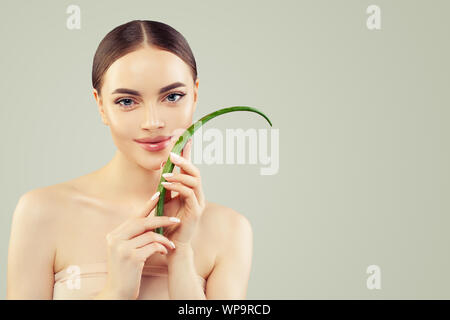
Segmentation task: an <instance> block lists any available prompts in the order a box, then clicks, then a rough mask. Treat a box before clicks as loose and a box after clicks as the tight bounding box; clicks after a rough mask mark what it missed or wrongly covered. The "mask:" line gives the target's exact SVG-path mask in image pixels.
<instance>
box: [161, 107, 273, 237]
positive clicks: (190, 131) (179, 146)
mask: <svg viewBox="0 0 450 320" xmlns="http://www.w3.org/2000/svg"><path fill="white" fill-rule="evenodd" d="M234 111H250V112H255V113H258V114H260V115H261V116H263V117H264V118H265V119H266V120H267V122H269V124H270V126H272V122H271V121H270V120H269V118H268V117H267V116H266V115H265V114H264V113H263V112H261V111H259V110H258V109H256V108H253V107H247V106H233V107H228V108H223V109H219V110H217V111H214V112H211V113H209V114H207V115H206V116H204V117H203V118H201V119H199V120H198V121H196V122H195V123H193V124H192V125H191V126H190V127H189V128H187V129H186V131H184V132H183V134H182V135H181V136H180V137H179V138H178V141H177V142H176V143H175V145H174V146H173V148H172V151H171V152H173V153H175V154H177V155H181V151H182V150H183V148H184V146H185V145H186V143H187V142H188V141H189V139H190V138H191V137H192V136H193V135H194V133H195V131H196V130H197V129H198V128H200V127H201V126H202V125H203V124H205V123H206V122H208V121H209V120H211V119H213V118H215V117H217V116H220V115H221V114H225V113H228V112H234ZM174 167H175V165H174V164H173V163H172V161H170V155H169V157H168V158H167V161H166V164H165V165H164V167H163V170H162V172H161V179H160V181H159V185H158V190H157V191H159V192H160V195H159V200H158V204H157V207H156V215H157V216H162V215H163V213H164V198H165V195H166V188H164V186H163V185H162V184H161V182H164V181H167V180H166V179H164V177H163V176H162V174H164V173H166V172H172V171H173V168H174ZM155 232H157V233H159V234H161V235H162V234H163V227H158V228H156V231H155Z"/></svg>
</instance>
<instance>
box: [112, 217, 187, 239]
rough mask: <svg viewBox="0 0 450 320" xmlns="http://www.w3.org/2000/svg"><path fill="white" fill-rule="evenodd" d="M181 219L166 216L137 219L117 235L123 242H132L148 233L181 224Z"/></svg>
mask: <svg viewBox="0 0 450 320" xmlns="http://www.w3.org/2000/svg"><path fill="white" fill-rule="evenodd" d="M179 222H180V221H179V219H178V220H177V218H175V219H174V217H166V216H155V217H150V218H149V217H146V218H137V219H134V220H131V222H130V223H128V224H126V228H125V229H124V230H122V232H121V233H120V234H119V235H117V237H118V238H119V239H121V240H130V239H132V238H134V237H136V236H138V235H140V234H142V233H144V232H146V231H149V230H153V229H156V228H159V227H165V226H170V225H173V224H176V223H179Z"/></svg>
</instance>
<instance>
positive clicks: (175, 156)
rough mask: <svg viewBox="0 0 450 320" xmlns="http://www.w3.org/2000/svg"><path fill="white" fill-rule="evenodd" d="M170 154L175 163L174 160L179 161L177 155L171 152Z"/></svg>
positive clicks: (179, 158)
mask: <svg viewBox="0 0 450 320" xmlns="http://www.w3.org/2000/svg"><path fill="white" fill-rule="evenodd" d="M170 154H171V155H172V157H173V158H174V159H175V161H176V160H181V157H180V156H179V155H177V154H176V153H174V152H171V153H170Z"/></svg>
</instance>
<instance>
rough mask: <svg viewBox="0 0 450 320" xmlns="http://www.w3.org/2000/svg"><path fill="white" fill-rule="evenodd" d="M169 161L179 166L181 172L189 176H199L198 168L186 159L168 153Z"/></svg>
mask: <svg viewBox="0 0 450 320" xmlns="http://www.w3.org/2000/svg"><path fill="white" fill-rule="evenodd" d="M170 161H172V162H173V163H174V164H175V165H177V166H178V167H180V170H183V172H181V171H180V172H181V173H187V174H190V175H191V176H194V177H198V178H200V170H199V169H198V168H197V167H196V166H194V165H193V164H192V162H190V161H189V160H188V159H185V158H183V157H181V156H179V155H177V154H176V153H173V152H171V153H170Z"/></svg>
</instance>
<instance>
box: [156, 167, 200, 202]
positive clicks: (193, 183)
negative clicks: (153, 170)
mask: <svg viewBox="0 0 450 320" xmlns="http://www.w3.org/2000/svg"><path fill="white" fill-rule="evenodd" d="M163 176H164V178H165V179H166V180H167V181H168V182H180V183H182V184H184V185H185V186H187V187H189V188H192V189H193V190H194V192H195V196H196V197H197V199H198V201H199V202H200V203H202V201H203V199H204V197H203V190H202V187H201V179H199V178H195V177H193V176H190V175H187V174H181V173H170V174H169V173H165V174H164V175H163ZM163 185H164V184H163ZM169 192H170V191H169Z"/></svg>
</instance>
